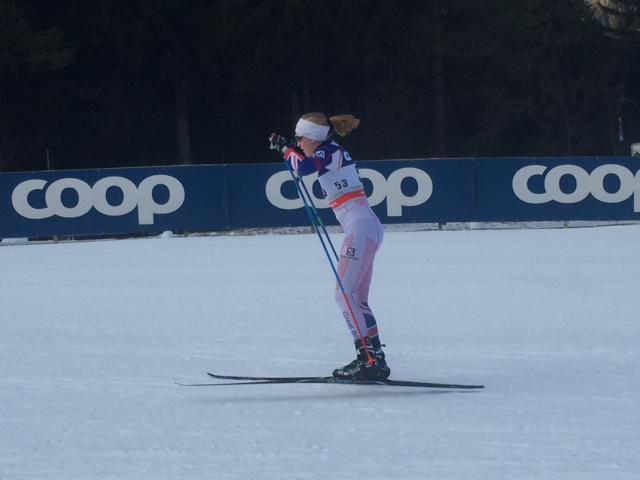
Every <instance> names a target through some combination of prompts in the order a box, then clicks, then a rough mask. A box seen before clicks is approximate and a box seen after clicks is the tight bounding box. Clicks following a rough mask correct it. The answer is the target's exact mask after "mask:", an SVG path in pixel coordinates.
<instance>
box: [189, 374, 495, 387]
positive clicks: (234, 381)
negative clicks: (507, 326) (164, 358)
mask: <svg viewBox="0 0 640 480" xmlns="http://www.w3.org/2000/svg"><path fill="white" fill-rule="evenodd" d="M207 375H209V376H210V377H212V378H216V379H218V380H231V382H225V383H192V384H183V383H181V384H179V385H183V386H190V387H216V386H225V385H266V384H277V383H279V384H283V383H324V384H338V385H386V386H392V387H421V388H446V389H464V390H470V389H477V388H484V385H460V384H455V383H433V382H414V381H408V380H341V379H338V378H334V377H249V376H238V375H217V374H215V373H208V374H207Z"/></svg>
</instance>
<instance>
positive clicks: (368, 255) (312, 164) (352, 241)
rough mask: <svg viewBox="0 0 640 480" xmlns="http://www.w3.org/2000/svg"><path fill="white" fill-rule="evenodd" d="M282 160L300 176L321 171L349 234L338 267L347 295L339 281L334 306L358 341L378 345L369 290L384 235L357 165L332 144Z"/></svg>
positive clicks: (327, 142)
mask: <svg viewBox="0 0 640 480" xmlns="http://www.w3.org/2000/svg"><path fill="white" fill-rule="evenodd" d="M284 156H285V160H286V161H287V162H289V164H290V165H291V167H292V168H293V169H294V170H295V171H297V172H298V173H299V174H300V175H302V176H304V175H309V174H312V173H315V172H318V181H319V182H320V186H321V187H322V189H323V192H324V194H325V197H326V198H327V200H328V201H329V204H330V205H331V208H332V210H333V212H334V214H335V216H336V218H337V220H338V222H340V225H341V226H342V228H343V229H344V233H345V237H344V240H343V242H342V246H341V248H340V259H339V261H338V266H337V272H338V277H339V278H340V283H341V284H342V288H343V289H344V293H343V291H342V289H341V288H340V283H338V282H336V292H335V299H336V303H337V304H338V307H339V308H340V310H341V311H342V315H343V317H344V319H345V321H346V323H347V326H348V327H349V330H350V331H351V334H352V335H353V338H354V340H357V339H359V338H360V336H361V335H362V336H363V337H370V338H371V340H372V341H373V342H374V343H378V344H379V337H378V325H377V323H376V319H375V316H374V315H373V312H372V311H371V308H370V307H369V287H370V285H371V277H372V275H373V263H374V259H375V256H376V252H377V251H378V249H379V248H380V245H381V244H382V239H383V236H384V231H383V228H382V224H381V223H380V220H379V219H378V217H377V216H376V214H375V213H374V212H373V210H371V207H370V206H369V202H368V201H367V197H366V195H365V192H364V188H363V185H362V181H361V180H360V175H359V174H358V170H357V168H356V166H355V164H354V163H353V160H351V158H350V157H349V154H348V153H347V152H346V151H345V150H344V149H343V148H342V147H341V146H340V145H338V144H337V143H335V142H333V141H331V140H325V141H324V142H323V143H322V144H320V146H318V148H317V149H316V150H315V152H314V154H313V156H311V157H306V156H304V155H303V154H301V153H300V152H299V151H298V150H296V149H293V148H289V149H288V150H287V151H286V152H285V153H284ZM345 297H346V298H345ZM356 325H357V326H356Z"/></svg>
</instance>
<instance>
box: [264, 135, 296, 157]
mask: <svg viewBox="0 0 640 480" xmlns="http://www.w3.org/2000/svg"><path fill="white" fill-rule="evenodd" d="M293 145H294V143H293V140H289V139H288V138H284V137H283V136H281V135H278V134H276V133H272V134H271V136H270V137H269V148H271V150H277V151H278V152H280V153H284V152H285V151H286V150H287V149H288V148H292V147H293Z"/></svg>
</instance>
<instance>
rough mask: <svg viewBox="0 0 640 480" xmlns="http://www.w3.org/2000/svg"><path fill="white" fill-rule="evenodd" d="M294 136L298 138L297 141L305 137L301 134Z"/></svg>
mask: <svg viewBox="0 0 640 480" xmlns="http://www.w3.org/2000/svg"><path fill="white" fill-rule="evenodd" d="M294 138H295V139H296V142H300V141H302V139H303V138H304V137H303V136H301V135H296V136H295V137H294Z"/></svg>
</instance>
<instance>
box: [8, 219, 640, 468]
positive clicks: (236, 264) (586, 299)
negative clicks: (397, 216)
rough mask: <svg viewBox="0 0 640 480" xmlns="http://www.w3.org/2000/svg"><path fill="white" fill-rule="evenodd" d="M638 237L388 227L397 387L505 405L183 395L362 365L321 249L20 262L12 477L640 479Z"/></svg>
mask: <svg viewBox="0 0 640 480" xmlns="http://www.w3.org/2000/svg"><path fill="white" fill-rule="evenodd" d="M340 238H341V236H340V235H339V234H332V239H333V241H334V243H336V244H339V242H340ZM639 239H640V226H638V225H631V226H608V227H598V228H570V229H548V230H542V229H538V230H523V229H520V230H464V231H463V230H461V231H389V232H388V233H387V235H386V237H385V243H384V245H383V247H382V249H381V251H380V253H379V256H378V260H377V264H376V272H375V275H374V282H373V285H372V293H371V304H372V307H373V308H374V311H375V312H376V313H377V316H378V320H379V324H380V328H381V334H382V339H383V342H384V343H386V345H387V347H386V353H387V358H388V361H389V364H390V366H391V369H392V378H395V379H407V380H423V381H433V382H455V383H482V384H484V385H486V388H485V389H484V390H480V391H454V392H452V391H443V390H422V389H412V388H387V387H367V386H365V387H363V386H343V385H264V386H232V387H202V388H199V387H181V386H178V385H176V384H174V381H179V382H207V381H209V380H208V379H207V377H206V376H205V372H206V371H215V372H219V373H226V374H249V375H251V374H253V375H306V374H310V375H327V374H329V373H330V372H331V371H332V370H333V368H335V367H336V366H339V365H342V364H344V363H347V362H348V361H350V360H351V359H352V357H353V353H354V352H353V348H352V345H351V340H350V338H349V333H348V330H347V328H346V326H345V325H344V324H343V323H342V321H341V318H340V314H339V312H338V311H337V307H336V306H335V305H334V303H333V284H334V280H333V277H332V273H331V270H330V268H329V265H328V263H327V259H326V257H325V255H324V252H323V251H322V249H321V247H320V244H319V242H318V239H317V238H316V237H315V235H312V234H301V235H274V234H271V235H258V236H199V237H183V236H182V237H181V236H177V235H176V236H175V237H174V236H172V235H169V234H163V235H162V236H161V238H147V239H129V240H110V241H91V242H89V241H87V242H66V243H64V242H63V243H44V244H35V245H34V244H33V243H29V244H22V245H20V244H14V243H11V242H10V243H8V244H5V245H3V246H0V265H1V266H2V272H3V275H2V276H1V277H0V300H1V301H2V313H0V328H1V330H0V332H1V333H0V365H1V366H2V368H1V369H0V432H1V433H0V478H1V479H3V480H5V479H7V480H9V479H11V480H20V479H38V480H45V479H65V480H80V479H82V480H85V479H92V480H96V479H125V478H127V479H136V480H147V479H149V480H150V479H153V480H158V479H204V478H215V479H246V478H252V479H362V478H368V479H421V480H422V479H425V478H429V479H446V480H452V479H453V480H455V479H465V480H466V479H492V480H493V479H542V478H544V479H547V480H548V479H580V480H585V479H597V480H602V479H607V480H614V479H635V478H638V472H640V435H639V434H638V432H639V431H640V413H639V412H640V408H638V405H639V404H638V398H639V397H640V342H639V338H640V322H639V321H638V311H639V310H640V295H638V268H639V265H640V248H639V247H638V245H639Z"/></svg>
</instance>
